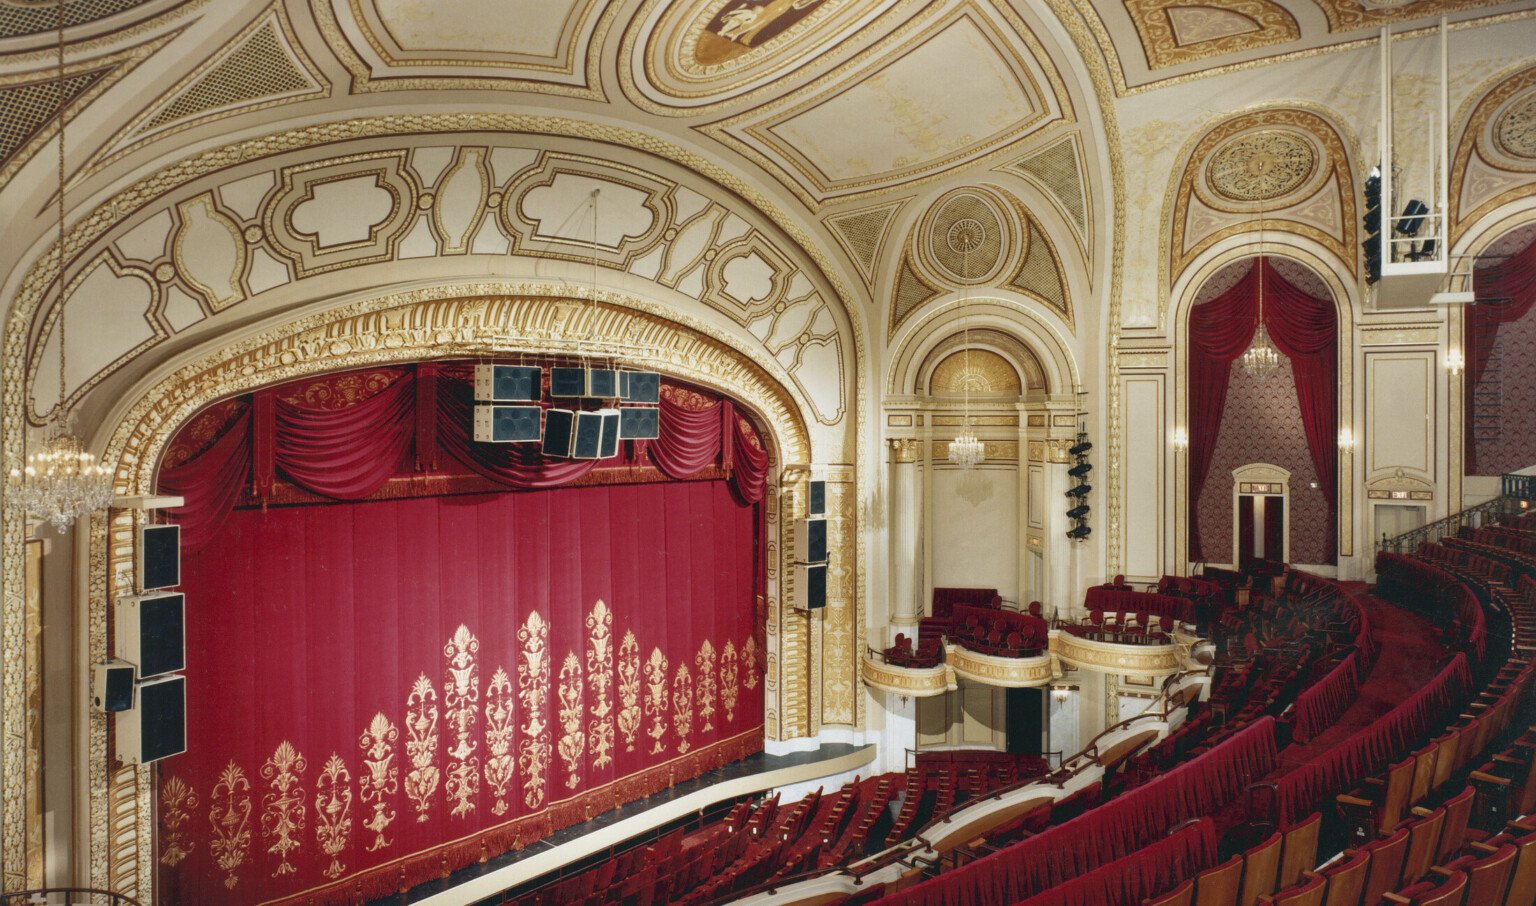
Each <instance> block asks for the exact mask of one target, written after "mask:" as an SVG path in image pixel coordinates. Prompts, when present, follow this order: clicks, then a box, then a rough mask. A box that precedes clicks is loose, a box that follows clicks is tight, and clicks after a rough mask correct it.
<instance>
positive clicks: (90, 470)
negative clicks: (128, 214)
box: [7, 0, 112, 530]
mask: <svg viewBox="0 0 1536 906" xmlns="http://www.w3.org/2000/svg"><path fill="white" fill-rule="evenodd" d="M58 66H59V72H58V93H57V95H56V96H57V98H58V105H59V107H58V111H57V116H58V121H59V124H58V136H59V194H58V242H57V244H56V245H55V246H54V257H55V267H54V272H55V274H57V277H58V285H59V303H58V305H59V313H58V315H57V320H58V325H59V326H58V330H59V402H58V406H57V408H56V409H55V411H54V414H53V417H52V418H51V419H50V421H49V423H48V427H47V431H46V433H45V434H44V437H43V442H42V446H41V448H40V449H35V450H33V451H32V452H31V453H30V454H28V456H27V459H26V464H25V465H24V466H17V465H12V466H11V469H10V476H9V481H8V485H9V486H8V488H7V491H8V493H9V494H10V495H11V496H13V497H14V498H15V500H16V502H17V503H18V504H20V506H21V507H22V508H23V509H25V510H26V511H27V512H28V513H31V514H32V515H34V516H37V517H38V518H40V519H42V520H43V521H45V522H47V523H49V524H50V525H52V526H53V527H54V528H56V529H60V530H62V529H65V528H67V527H69V525H70V524H71V523H72V522H74V521H75V517H77V516H85V515H87V514H89V513H93V512H96V511H98V510H104V509H106V507H107V505H108V504H110V503H111V502H112V477H111V475H109V474H108V472H107V470H106V468H104V467H103V466H101V465H99V464H98V463H97V462H96V457H94V456H92V455H91V454H90V453H87V452H86V451H85V447H84V445H83V444H81V442H80V439H79V438H78V437H76V436H75V435H74V434H73V433H71V432H70V430H69V412H68V410H67V409H66V408H65V404H66V402H67V393H68V388H67V385H66V384H65V381H64V374H65V370H64V369H65V351H66V350H67V349H68V344H67V343H66V342H65V339H66V338H65V335H64V325H65V321H66V320H67V318H66V317H65V312H64V303H65V287H66V286H68V285H69V284H68V280H67V279H66V277H67V275H66V274H65V272H64V107H65V102H66V97H65V93H64V3H63V0H59V3H58Z"/></svg>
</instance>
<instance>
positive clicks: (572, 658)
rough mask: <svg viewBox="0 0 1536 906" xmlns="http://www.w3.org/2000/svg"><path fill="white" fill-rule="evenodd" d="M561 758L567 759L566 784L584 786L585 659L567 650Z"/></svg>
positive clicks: (562, 676)
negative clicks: (583, 720)
mask: <svg viewBox="0 0 1536 906" xmlns="http://www.w3.org/2000/svg"><path fill="white" fill-rule="evenodd" d="M560 729H561V730H562V731H563V732H562V733H561V734H560V759H561V760H562V761H564V762H565V771H566V778H565V785H566V786H567V787H569V788H570V789H573V790H574V789H576V788H577V787H578V786H581V759H582V756H583V755H585V754H586V751H587V734H585V733H583V732H582V731H581V661H580V660H578V659H577V658H576V652H574V651H567V652H566V653H565V662H564V663H563V664H561V665H560Z"/></svg>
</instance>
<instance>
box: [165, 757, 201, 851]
mask: <svg viewBox="0 0 1536 906" xmlns="http://www.w3.org/2000/svg"><path fill="white" fill-rule="evenodd" d="M197 806H198V798H197V793H196V792H195V791H194V790H193V789H192V788H191V787H189V786H187V785H186V783H185V782H183V781H182V779H181V778H180V777H177V776H176V775H175V774H172V775H171V776H169V777H167V778H165V782H164V783H162V784H160V864H161V865H164V866H165V867H167V868H175V867H176V866H177V865H178V864H180V863H181V860H182V859H185V858H186V857H187V856H189V855H191V854H192V851H193V850H195V849H197V841H196V840H192V839H190V834H188V833H187V832H186V831H184V830H182V825H184V824H186V823H187V822H188V821H190V820H191V819H192V810H193V809H195V808H197Z"/></svg>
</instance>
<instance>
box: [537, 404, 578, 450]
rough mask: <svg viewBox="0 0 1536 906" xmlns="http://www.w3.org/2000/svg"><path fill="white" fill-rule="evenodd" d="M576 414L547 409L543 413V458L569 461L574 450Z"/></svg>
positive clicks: (566, 410) (563, 410) (569, 411)
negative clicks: (550, 457)
mask: <svg viewBox="0 0 1536 906" xmlns="http://www.w3.org/2000/svg"><path fill="white" fill-rule="evenodd" d="M575 441H576V413H575V412H572V411H571V410H570V409H549V410H546V411H545V412H544V446H543V447H542V448H541V449H542V452H543V453H544V455H545V456H552V457H555V458H557V459H570V458H571V455H572V451H573V450H574V449H575Z"/></svg>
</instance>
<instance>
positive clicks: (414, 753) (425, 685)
mask: <svg viewBox="0 0 1536 906" xmlns="http://www.w3.org/2000/svg"><path fill="white" fill-rule="evenodd" d="M405 732H406V740H405V755H406V757H407V758H409V759H410V761H411V772H410V773H409V774H407V775H405V795H406V796H407V797H408V798H409V799H410V800H411V802H413V803H415V805H416V820H417V821H425V820H427V809H428V808H429V807H430V806H431V804H432V803H431V801H430V800H431V798H432V794H433V793H435V792H437V782H438V780H439V779H440V775H439V772H438V769H437V690H436V689H434V688H432V681H431V680H429V679H427V675H426V674H425V673H423V674H421V675H420V676H418V677H416V682H415V684H414V685H412V686H411V694H410V695H409V696H407V697H406V699H405Z"/></svg>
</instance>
